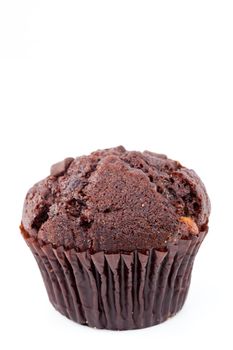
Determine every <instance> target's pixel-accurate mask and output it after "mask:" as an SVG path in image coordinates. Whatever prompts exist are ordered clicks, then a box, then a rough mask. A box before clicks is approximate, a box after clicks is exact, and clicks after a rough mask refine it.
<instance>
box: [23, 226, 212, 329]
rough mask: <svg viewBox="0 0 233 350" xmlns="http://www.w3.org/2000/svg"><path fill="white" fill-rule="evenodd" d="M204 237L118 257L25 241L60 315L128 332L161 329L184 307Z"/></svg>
mask: <svg viewBox="0 0 233 350" xmlns="http://www.w3.org/2000/svg"><path fill="white" fill-rule="evenodd" d="M205 235H206V231H205V232H201V233H199V235H198V236H193V237H192V238H191V239H185V240H184V239H180V240H179V241H177V244H174V243H173V244H171V245H169V246H168V248H167V251H164V252H163V251H158V250H156V249H150V250H148V251H144V252H142V251H139V250H134V251H132V252H124V253H113V254H107V253H105V252H98V253H95V254H90V252H88V251H86V252H78V251H76V250H75V249H70V250H66V249H64V248H63V247H58V248H55V247H53V246H52V244H44V243H43V242H41V241H39V240H37V239H35V238H32V237H31V238H30V237H28V236H27V237H26V236H25V235H24V238H25V240H26V242H27V244H28V246H29V247H30V249H31V251H32V253H33V255H34V257H35V259H36V261H37V263H38V266H39V268H40V271H41V274H42V277H43V280H44V284H45V287H46V289H47V293H48V296H49V300H50V301H51V303H52V304H53V306H54V307H55V308H56V309H57V310H58V311H59V312H61V313H62V314H63V315H65V316H66V317H68V318H69V319H71V320H73V321H75V322H78V323H80V324H83V325H88V326H90V327H96V328H104V329H112V330H126V329H137V328H144V327H149V326H153V325H156V324H159V323H161V322H163V321H165V320H167V319H168V318H169V317H172V316H174V315H175V314H176V313H177V312H178V311H179V310H180V309H181V308H182V306H183V304H184V302H185V299H186V296H187V293H188V289H189V286H190V279H191V272H192V267H193V262H194V259H195V256H196V253H197V251H198V248H199V246H200V244H201V242H202V240H203V239H204V237H205Z"/></svg>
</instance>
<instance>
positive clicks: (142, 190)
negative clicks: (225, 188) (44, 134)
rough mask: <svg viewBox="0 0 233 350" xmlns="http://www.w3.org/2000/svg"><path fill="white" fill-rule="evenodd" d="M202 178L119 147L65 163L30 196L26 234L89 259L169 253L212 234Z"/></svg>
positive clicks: (162, 157) (23, 228) (168, 162)
mask: <svg viewBox="0 0 233 350" xmlns="http://www.w3.org/2000/svg"><path fill="white" fill-rule="evenodd" d="M209 213H210V202H209V198H208V196H207V193H206V190H205V187H204V185H203V183H202V182H201V180H200V178H199V177H198V176H197V174H196V173H195V172H194V171H193V170H190V169H187V168H185V167H183V166H182V165H181V164H180V163H179V162H177V161H173V160H171V159H168V158H167V157H166V156H165V155H163V154H157V153H152V152H149V151H144V152H143V153H141V152H135V151H126V150H125V148H124V147H122V146H119V147H116V148H110V149H105V150H100V151H96V152H93V153H91V154H90V155H89V156H82V157H77V158H66V159H65V160H63V161H62V162H60V163H57V164H55V165H53V166H52V167H51V174H50V176H48V177H46V178H45V179H44V180H42V181H40V182H38V183H37V184H35V185H34V186H33V187H32V188H31V189H30V190H29V191H28V193H27V196H26V198H25V203H24V209H23V217H22V224H21V231H22V233H23V234H24V235H25V236H26V237H35V238H37V239H40V240H42V241H43V242H44V243H52V244H53V245H54V246H56V247H58V246H63V247H65V248H66V249H70V248H75V249H77V250H78V251H85V250H89V251H90V253H95V252H98V251H105V252H109V253H111V252H112V253H114V252H120V251H124V252H127V251H132V250H134V249H138V250H147V249H150V248H156V249H159V250H166V247H167V245H168V244H173V243H174V244H175V242H176V241H177V240H178V239H190V238H192V237H194V236H197V235H198V233H199V232H200V231H207V230H208V226H207V225H208V217H209Z"/></svg>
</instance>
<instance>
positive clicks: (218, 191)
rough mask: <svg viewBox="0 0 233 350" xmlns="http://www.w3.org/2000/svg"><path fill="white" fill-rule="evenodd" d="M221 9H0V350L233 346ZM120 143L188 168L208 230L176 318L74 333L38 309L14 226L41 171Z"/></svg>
mask: <svg viewBox="0 0 233 350" xmlns="http://www.w3.org/2000/svg"><path fill="white" fill-rule="evenodd" d="M232 18H233V4H232V1H224V0H221V1H214V0H211V1H205V0H201V1H199V0H196V1H187V0H185V1H179V0H177V1H166V0H164V1H136V0H134V1H127V0H124V1H121V0H118V1H111V0H108V1H101V0H95V1H90V0H85V1H84V0H83V1H78V0H76V1H59V0H56V1H49V0H45V1H43V0H41V1H33V0H30V1H25V0H22V1H11V0H0V143H1V144H0V152H1V168H0V170H1V171H0V173H1V175H0V176H1V182H0V184H1V199H0V206H1V208H0V212H1V239H0V243H1V253H0V269H1V272H0V294H1V295H0V322H1V323H2V325H1V328H0V329H1V336H0V348H1V349H3V350H5V349H24V350H29V349H35V350H37V349H57V350H59V349H89V348H90V349H91V348H93V349H120V348H126V349H127V347H130V348H132V349H142V348H143V349H144V348H145V349H146V348H149V349H151V348H154V349H160V348H163V349H165V350H166V349H179V350H183V349H189V350H193V349H195V350H197V349H200V348H204V347H206V348H207V347H208V349H213V348H216V349H224V350H227V349H232V348H233V341H232V334H231V333H232V322H233V321H232V314H233V301H232V295H233V288H232V285H231V282H232V275H233V274H232V267H233V264H232V248H233V225H232V220H233V207H232V198H233V190H232V177H233V166H232V158H233V157H232V148H233V141H232V132H233V129H232V126H231V120H232V117H233V99H232V98H233V20H232ZM119 144H123V145H124V146H125V147H126V148H127V149H129V150H133V149H135V150H141V151H142V150H144V149H149V150H151V151H155V152H161V153H166V154H168V155H169V156H170V157H171V158H174V159H178V160H179V161H181V162H182V163H183V164H184V165H186V166H187V167H191V168H194V169H195V170H196V171H197V173H198V174H199V175H200V176H201V178H202V179H203V181H204V183H205V184H206V187H207V190H208V193H209V195H210V198H211V202H212V214H211V220H210V231H209V234H208V236H207V238H206V240H205V241H204V243H203V245H202V247H201V249H200V251H199V253H198V256H197V259H196V262H195V267H194V271H193V278H192V284H191V289H190V293H189V295H188V299H187V302H186V304H185V307H184V308H183V310H182V311H181V312H180V313H179V314H178V315H177V316H176V317H174V318H173V319H170V320H169V321H167V322H165V323H164V324H161V325H159V326H156V327H151V328H148V329H144V330H138V331H124V332H112V331H103V330H102V331H101V330H94V329H90V328H87V327H84V326H79V325H77V324H75V323H73V322H71V321H69V320H68V319H66V318H65V317H63V316H61V315H60V314H59V313H58V312H56V311H55V310H54V309H53V307H52V306H51V305H50V303H49V301H48V298H47V295H46V292H45V288H44V286H43V283H42V279H41V276H40V273H39V270H38V268H37V266H36V263H35V261H34V259H33V257H32V254H31V253H30V251H29V249H28V247H27V246H26V244H25V243H24V241H23V239H22V237H21V236H20V233H19V229H18V226H19V224H20V220H21V211H22V205H23V200H24V196H25V194H26V192H27V190H28V188H29V187H30V186H31V185H32V184H33V183H35V182H36V181H38V180H40V179H41V178H43V177H45V176H47V174H48V172H49V167H50V165H51V164H52V163H55V162H56V161H59V160H61V159H63V158H64V157H66V156H78V155H82V154H88V153H89V152H91V151H94V150H96V149H98V148H107V147H112V146H117V145H119Z"/></svg>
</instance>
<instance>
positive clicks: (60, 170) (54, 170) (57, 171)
mask: <svg viewBox="0 0 233 350" xmlns="http://www.w3.org/2000/svg"><path fill="white" fill-rule="evenodd" d="M73 160H74V158H71V157H69V158H65V159H64V160H62V161H61V162H58V163H56V164H53V165H52V166H51V168H50V175H52V176H61V175H63V174H64V173H65V171H66V170H67V169H68V167H69V165H70V163H71V162H72V161H73Z"/></svg>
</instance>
